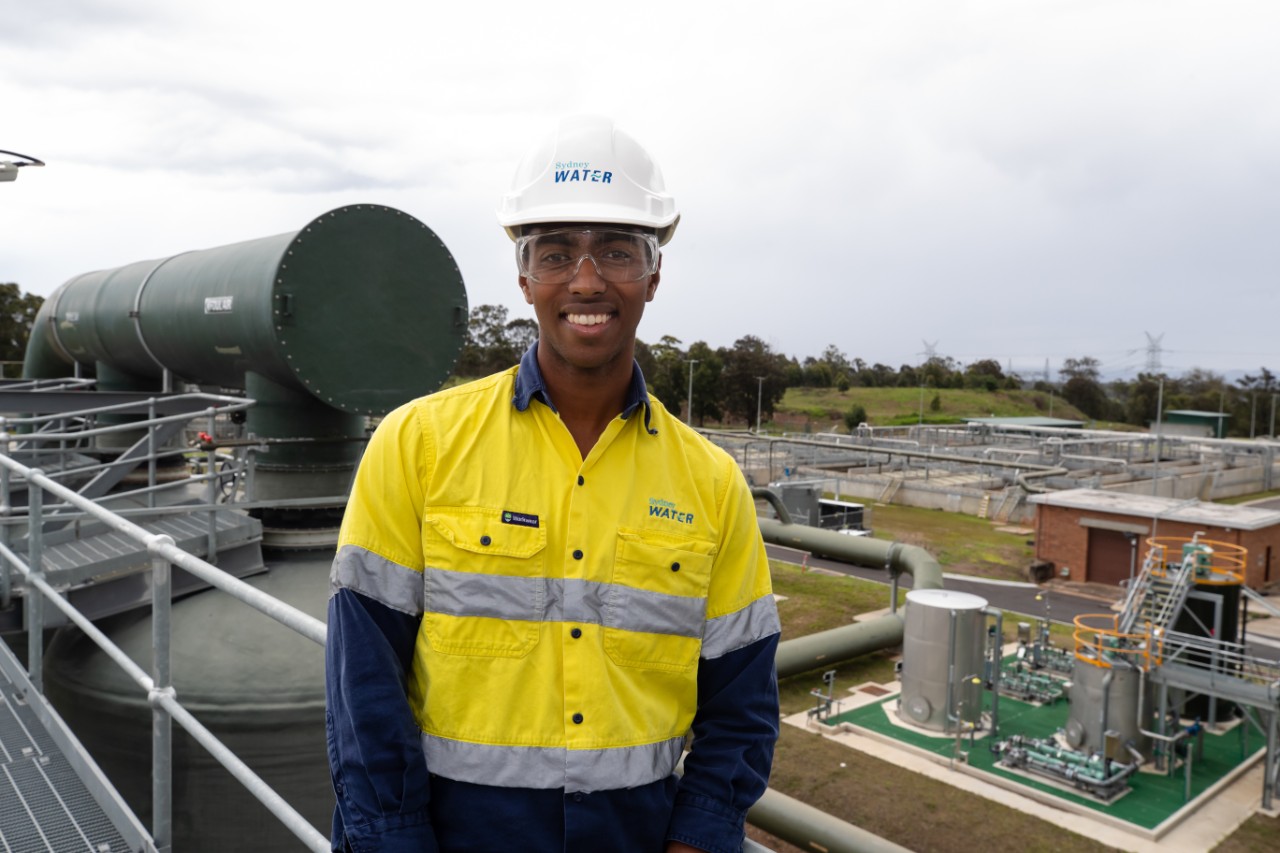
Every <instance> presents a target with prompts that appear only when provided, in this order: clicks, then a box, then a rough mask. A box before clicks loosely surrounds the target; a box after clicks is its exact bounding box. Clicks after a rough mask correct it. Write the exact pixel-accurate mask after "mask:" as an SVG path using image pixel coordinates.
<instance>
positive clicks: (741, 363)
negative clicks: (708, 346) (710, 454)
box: [721, 335, 787, 424]
mask: <svg viewBox="0 0 1280 853" xmlns="http://www.w3.org/2000/svg"><path fill="white" fill-rule="evenodd" d="M721 355H722V357H723V359H724V373H723V375H722V377H721V387H722V388H723V394H724V397H723V400H724V408H725V411H726V412H728V414H729V416H730V417H736V418H741V419H742V420H744V421H746V422H747V423H748V424H753V423H754V422H755V416H756V403H757V399H758V400H759V405H760V410H761V412H762V413H764V414H767V415H769V416H772V415H773V409H774V406H775V405H776V404H777V403H779V402H780V401H781V400H782V395H783V394H785V393H786V390H787V387H786V373H787V358H786V356H783V355H779V354H777V353H775V352H774V351H773V350H772V349H771V348H770V347H769V345H768V344H767V343H765V342H764V341H762V340H760V339H759V338H757V337H755V336H754V335H747V336H746V337H742V338H739V339H738V340H737V341H735V342H734V344H733V348H732V349H729V350H721ZM759 377H763V382H762V381H761V379H760V378H759Z"/></svg>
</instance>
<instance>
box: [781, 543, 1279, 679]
mask: <svg viewBox="0 0 1280 853" xmlns="http://www.w3.org/2000/svg"><path fill="white" fill-rule="evenodd" d="M765 548H766V550H768V552H769V556H770V557H772V558H773V559H776V560H785V561H787V562H790V563H801V562H804V563H806V564H807V565H809V566H810V567H814V568H822V569H829V570H830V571H833V572H839V573H841V574H846V575H852V576H854V577H859V578H863V579H864V580H869V581H874V582H876V583H882V584H885V585H886V586H888V585H889V581H890V578H889V573H888V572H886V571H884V570H883V569H866V568H863V567H861V566H854V565H851V564H849V563H843V562H840V561H839V560H829V559H826V558H823V557H813V556H809V557H808V559H807V560H805V556H806V552H804V551H801V550H798V549H796V548H788V547H786V546H784V545H771V544H766V545H765ZM942 582H943V586H945V587H946V588H947V589H955V590H960V591H963V592H969V593H973V594H974V595H978V596H981V597H982V598H985V599H986V600H987V601H988V603H990V604H991V605H992V606H993V607H998V608H1000V609H1001V610H1005V611H1011V612H1013V613H1024V614H1026V615H1028V616H1033V617H1035V618H1040V617H1042V616H1044V615H1045V601H1044V600H1043V597H1047V599H1048V605H1049V617H1050V618H1051V619H1052V620H1053V621H1054V622H1061V623H1063V624H1066V625H1070V624H1072V622H1073V620H1074V619H1075V618H1076V617H1077V616H1079V615H1081V614H1085V613H1109V612H1111V605H1112V601H1110V600H1107V599H1103V598H1101V597H1095V596H1087V595H1080V594H1078V593H1074V592H1070V591H1067V590H1063V589H1060V588H1055V587H1051V586H1037V585H1035V584H1032V583H1019V582H1017V581H991V580H986V579H982V578H970V577H964V576H962V575H953V574H945V575H943V581H942ZM900 585H901V586H902V588H903V589H911V576H910V575H905V574H904V575H902V576H901V578H900ZM1037 596H1041V597H1042V600H1039V601H1037V600H1036V597H1037ZM1117 598H1118V595H1117ZM885 604H886V605H887V604H888V596H887V594H886V598H885ZM1246 640H1247V643H1248V647H1249V652H1250V653H1251V654H1254V655H1257V656H1258V657H1263V658H1267V659H1270V660H1280V640H1276V639H1272V638H1269V637H1257V636H1251V635H1250V636H1247V637H1246Z"/></svg>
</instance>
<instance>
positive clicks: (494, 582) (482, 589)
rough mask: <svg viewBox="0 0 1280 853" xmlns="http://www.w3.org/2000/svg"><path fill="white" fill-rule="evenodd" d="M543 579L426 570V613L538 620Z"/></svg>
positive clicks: (544, 593) (543, 594) (543, 595)
mask: <svg viewBox="0 0 1280 853" xmlns="http://www.w3.org/2000/svg"><path fill="white" fill-rule="evenodd" d="M544 583H545V581H544V579H543V578H520V577H508V576H505V575H481V574H476V573H475V572H449V571H445V570H443V569H427V570H426V590H427V597H426V600H425V602H424V606H425V608H426V610H427V612H429V613H444V614H447V615H450V616H491V617H493V618H495V619H523V620H538V619H541V618H542V616H541V614H542V601H543V599H544V598H545V597H546V591H545V590H544V589H543V586H544Z"/></svg>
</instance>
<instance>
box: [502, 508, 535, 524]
mask: <svg viewBox="0 0 1280 853" xmlns="http://www.w3.org/2000/svg"><path fill="white" fill-rule="evenodd" d="M502 523H503V524H517V525H519V526H520V527H537V526H538V517H537V516H536V515H529V513H527V512H512V511H511V510H509V509H504V510H503V511H502Z"/></svg>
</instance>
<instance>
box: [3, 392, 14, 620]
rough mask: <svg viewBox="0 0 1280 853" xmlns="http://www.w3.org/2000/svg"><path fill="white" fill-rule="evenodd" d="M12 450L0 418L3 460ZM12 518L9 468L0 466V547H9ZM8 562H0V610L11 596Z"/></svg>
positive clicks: (6, 429) (6, 425) (11, 444)
mask: <svg viewBox="0 0 1280 853" xmlns="http://www.w3.org/2000/svg"><path fill="white" fill-rule="evenodd" d="M12 449H13V442H11V441H10V440H9V429H8V424H7V423H5V419H4V417H3V416H0V454H2V455H4V457H5V458H9V455H10V453H11V452H12ZM12 516H13V502H12V500H11V499H10V491H9V467H8V466H7V465H0V545H3V546H4V547H6V548H8V547H9V519H10V518H11V517H12ZM10 571H12V569H11V568H10V567H9V561H8V560H0V609H4V608H7V607H8V606H9V601H10V597H11V595H12V589H11V581H10V575H9V572H10Z"/></svg>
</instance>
